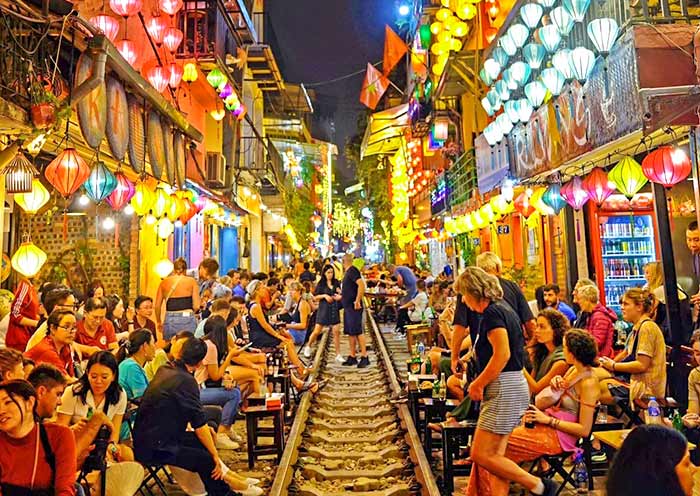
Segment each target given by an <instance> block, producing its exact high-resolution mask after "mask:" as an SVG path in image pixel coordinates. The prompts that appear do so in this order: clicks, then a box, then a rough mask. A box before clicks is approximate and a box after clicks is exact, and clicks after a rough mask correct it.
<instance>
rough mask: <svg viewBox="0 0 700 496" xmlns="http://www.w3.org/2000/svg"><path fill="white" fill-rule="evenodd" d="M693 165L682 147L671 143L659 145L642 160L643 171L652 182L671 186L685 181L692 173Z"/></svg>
mask: <svg viewBox="0 0 700 496" xmlns="http://www.w3.org/2000/svg"><path fill="white" fill-rule="evenodd" d="M690 170H691V165H690V159H689V158H688V155H686V153H685V152H684V151H683V150H682V149H681V148H676V147H674V146H670V145H664V146H660V147H658V148H657V149H656V150H654V151H652V152H651V153H649V154H648V155H647V156H646V157H644V160H642V171H643V172H644V175H645V176H646V177H647V178H648V179H649V180H650V181H652V182H655V183H658V184H661V185H663V186H664V187H666V188H670V187H671V186H673V185H674V184H677V183H679V182H681V181H683V180H684V179H685V178H687V177H688V175H689V174H690Z"/></svg>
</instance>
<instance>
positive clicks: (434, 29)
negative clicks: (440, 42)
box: [430, 21, 442, 36]
mask: <svg viewBox="0 0 700 496" xmlns="http://www.w3.org/2000/svg"><path fill="white" fill-rule="evenodd" d="M441 31H442V23H441V22H440V21H435V22H433V23H432V24H431V25H430V32H431V33H432V34H434V35H435V36H437V35H438V34H440V32H441Z"/></svg>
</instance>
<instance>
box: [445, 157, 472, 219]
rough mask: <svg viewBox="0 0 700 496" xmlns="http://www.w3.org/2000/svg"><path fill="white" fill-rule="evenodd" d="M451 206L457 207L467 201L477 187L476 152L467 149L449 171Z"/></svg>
mask: <svg viewBox="0 0 700 496" xmlns="http://www.w3.org/2000/svg"><path fill="white" fill-rule="evenodd" d="M447 177H448V182H447V184H448V189H449V191H450V193H449V197H450V207H451V208H455V207H457V206H459V205H461V204H462V203H464V202H466V201H467V200H468V199H469V197H470V196H471V194H472V191H474V190H475V189H476V188H477V180H476V154H475V153H474V149H471V150H467V151H466V152H464V154H462V156H461V157H459V158H458V159H457V160H456V161H455V163H454V164H453V165H452V167H450V169H449V170H448V171H447Z"/></svg>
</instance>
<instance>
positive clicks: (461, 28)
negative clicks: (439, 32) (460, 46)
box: [452, 22, 469, 38]
mask: <svg viewBox="0 0 700 496" xmlns="http://www.w3.org/2000/svg"><path fill="white" fill-rule="evenodd" d="M467 33H469V25H468V24H467V23H466V22H458V23H457V24H456V25H455V27H454V28H453V29H452V34H454V35H455V36H457V37H458V38H462V37H463V36H466V35H467Z"/></svg>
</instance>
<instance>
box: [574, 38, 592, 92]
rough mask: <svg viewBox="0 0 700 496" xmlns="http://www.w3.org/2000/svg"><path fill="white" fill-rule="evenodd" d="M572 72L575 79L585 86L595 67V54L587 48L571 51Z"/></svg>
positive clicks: (577, 48)
mask: <svg viewBox="0 0 700 496" xmlns="http://www.w3.org/2000/svg"><path fill="white" fill-rule="evenodd" d="M570 57H571V71H572V72H573V74H574V77H575V78H576V79H578V81H579V82H580V83H581V84H583V83H585V82H586V80H587V79H588V76H590V74H591V71H592V70H593V67H594V66H595V53H593V51H592V50H589V49H588V48H585V47H576V48H574V49H573V50H571V56H570Z"/></svg>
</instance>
